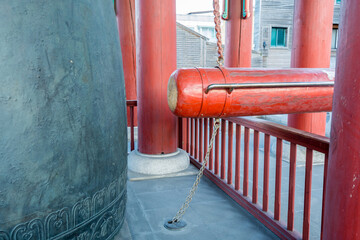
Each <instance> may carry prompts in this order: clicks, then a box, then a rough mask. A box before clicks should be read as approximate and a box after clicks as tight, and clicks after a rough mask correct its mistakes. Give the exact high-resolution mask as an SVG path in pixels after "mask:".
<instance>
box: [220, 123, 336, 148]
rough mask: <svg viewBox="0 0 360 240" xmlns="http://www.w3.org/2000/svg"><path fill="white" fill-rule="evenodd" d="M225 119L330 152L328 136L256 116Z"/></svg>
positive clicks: (298, 143)
mask: <svg viewBox="0 0 360 240" xmlns="http://www.w3.org/2000/svg"><path fill="white" fill-rule="evenodd" d="M225 119H226V120H228V121H231V122H233V123H236V124H239V125H242V126H244V127H248V128H252V129H254V130H257V131H259V132H263V133H265V134H269V135H271V136H274V137H277V138H281V139H283V140H285V141H289V142H292V143H295V144H297V145H300V146H303V147H306V148H309V149H313V150H315V151H318V152H321V153H324V154H327V153H328V152H329V144H330V139H329V138H328V137H324V136H321V135H317V134H313V133H309V132H305V131H302V130H298V129H295V128H292V127H288V126H283V125H280V124H277V123H273V122H270V121H266V120H263V119H259V118H255V117H228V118H225Z"/></svg>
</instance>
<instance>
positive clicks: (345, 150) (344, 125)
mask: <svg viewBox="0 0 360 240" xmlns="http://www.w3.org/2000/svg"><path fill="white" fill-rule="evenodd" d="M341 4H342V5H341V16H342V18H341V27H340V39H339V40H340V41H339V48H338V50H337V61H336V80H335V88H334V98H333V114H332V125H331V138H330V152H329V153H330V156H329V165H328V172H327V173H328V175H327V182H326V195H325V202H324V203H325V212H324V228H323V239H359V237H360V220H359V216H360V200H359V199H360V148H359V146H360V107H359V105H360V98H359V96H360V93H359V89H360V72H359V69H360V61H359V56H360V45H359V35H360V28H359V22H360V14H359V12H360V1H359V0H346V1H342V3H341Z"/></svg>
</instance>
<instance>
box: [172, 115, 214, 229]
mask: <svg viewBox="0 0 360 240" xmlns="http://www.w3.org/2000/svg"><path fill="white" fill-rule="evenodd" d="M219 127H220V119H218V118H217V119H215V122H214V128H213V133H212V135H211V139H210V142H209V145H208V148H207V152H206V155H205V159H204V161H203V162H202V165H201V168H200V170H199V172H198V174H197V176H196V180H195V182H194V184H193V186H192V188H191V190H190V193H189V195H188V196H187V197H186V200H185V203H184V204H183V205H182V206H181V208H180V209H179V211H178V212H177V213H176V215H175V217H173V219H172V222H178V221H179V220H180V219H181V218H182V216H184V214H185V211H186V209H187V208H188V207H189V204H190V202H191V200H192V198H193V196H194V194H195V191H196V189H197V188H198V185H199V183H200V179H201V177H202V176H203V174H204V170H205V168H206V164H207V162H208V161H209V155H210V152H211V149H212V147H213V145H214V140H215V136H216V134H217V132H218V129H219Z"/></svg>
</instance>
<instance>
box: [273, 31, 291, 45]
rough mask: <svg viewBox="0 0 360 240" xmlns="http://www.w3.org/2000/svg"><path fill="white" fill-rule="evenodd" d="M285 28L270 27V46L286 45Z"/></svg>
mask: <svg viewBox="0 0 360 240" xmlns="http://www.w3.org/2000/svg"><path fill="white" fill-rule="evenodd" d="M286 42H287V28H283V27H273V28H271V47H286V45H287V44H286Z"/></svg>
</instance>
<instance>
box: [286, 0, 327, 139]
mask: <svg viewBox="0 0 360 240" xmlns="http://www.w3.org/2000/svg"><path fill="white" fill-rule="evenodd" d="M294 3H295V7H294V29H293V44H292V52H291V67H293V68H328V67H330V56H331V34H332V24H333V22H332V19H333V11H334V0H316V1H315V0H301V1H294ZM288 125H289V126H290V127H294V128H298V129H301V130H304V131H308V132H311V133H317V134H320V135H325V125H326V113H302V114H295V115H294V114H291V115H289V116H288Z"/></svg>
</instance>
